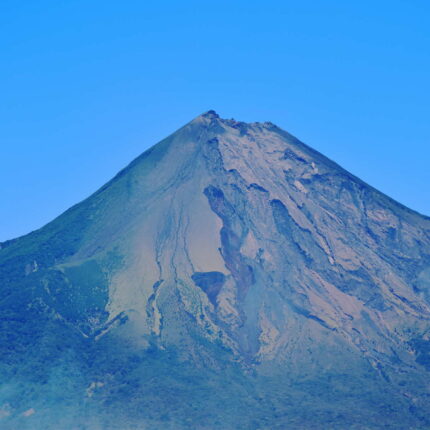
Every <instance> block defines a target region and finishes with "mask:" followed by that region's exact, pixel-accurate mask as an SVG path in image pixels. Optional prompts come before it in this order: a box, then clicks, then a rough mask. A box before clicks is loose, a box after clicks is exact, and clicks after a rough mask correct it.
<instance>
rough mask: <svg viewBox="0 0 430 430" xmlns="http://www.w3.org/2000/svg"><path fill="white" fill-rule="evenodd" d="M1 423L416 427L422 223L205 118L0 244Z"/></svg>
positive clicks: (424, 331)
mask: <svg viewBox="0 0 430 430" xmlns="http://www.w3.org/2000/svg"><path fill="white" fill-rule="evenodd" d="M0 336H1V341H0V428H2V429H6V430H12V429H17V428H19V429H21V430H25V429H29V430H34V429H37V430H38V429H44V430H45V429H47V430H50V429H52V430H66V429H67V430H71V429H72V430H73V429H76V430H77V429H81V430H101V429H103V430H104V429H106V430H131V429H155V430H158V429H175V430H176V429H199V430H200V429H201V430H203V429H208V430H209V429H211V430H212V429H220V430H229V429H232V430H235V429H250V430H254V429H255V430H257V429H259V430H263V429H270V430H273V429H279V430H281V429H345V428H348V429H380V428H381V429H382V428H384V429H387V428H389V429H423V428H430V412H429V411H430V409H429V407H430V377H429V376H430V374H429V371H430V218H428V217H425V216H423V215H420V214H418V213H416V212H414V211H412V210H410V209H408V208H406V207H404V206H402V205H401V204H399V203H397V202H396V201H394V200H392V199H391V198H389V197H388V196H386V195H384V194H382V193H381V192H379V191H377V190H376V189H374V188H372V187H371V186H369V185H367V184H366V183H364V182H363V181H361V180H360V179H358V178H357V177H355V176H354V175H352V174H350V173H349V172H347V171H345V170H344V169H342V168H341V167H340V166H339V165H337V164H336V163H334V162H333V161H331V160H329V159H328V158H326V157H325V156H323V155H322V154H320V153H318V152H317V151H315V150H313V149H311V148H310V147H308V146H307V145H305V144H303V143H302V142H300V141H299V140H297V139H296V138H294V137H293V136H292V135H290V134H289V133H287V132H285V131H283V130H281V129H280V128H278V127H277V126H276V125H274V124H272V123H270V122H264V123H258V122H256V123H244V122H239V121H235V120H232V119H222V118H220V117H219V116H218V115H217V114H216V113H215V112H214V111H209V112H207V113H205V114H203V115H200V116H199V117H197V118H195V119H194V120H193V121H191V122H190V123H188V124H187V125H185V126H184V127H183V128H181V129H180V130H178V131H176V132H175V133H174V134H172V135H171V136H169V137H168V138H166V139H165V140H163V141H161V142H160V143H158V144H156V145H155V146H153V147H152V148H150V149H149V150H147V151H146V152H144V153H143V154H142V155H141V156H140V157H138V158H137V159H135V160H134V161H133V162H132V163H131V164H130V165H129V166H127V167H126V168H125V169H123V170H122V171H121V172H119V173H118V175H117V176H116V177H114V178H113V179H112V180H111V181H110V182H108V183H107V184H106V185H104V186H103V187H102V188H101V189H100V190H98V191H97V192H96V193H95V194H93V195H92V196H90V197H89V198H87V199H86V200H84V201H83V202H81V203H79V204H77V205H76V206H73V207H72V208H71V209H69V210H68V211H66V212H65V213H64V214H62V215H61V216H59V217H58V218H56V219H55V220H54V221H52V222H51V223H49V224H47V225H46V226H45V227H43V228H41V229H40V230H37V231H34V232H32V233H30V234H28V235H26V236H23V237H20V238H17V239H14V240H10V241H7V242H4V243H1V244H0Z"/></svg>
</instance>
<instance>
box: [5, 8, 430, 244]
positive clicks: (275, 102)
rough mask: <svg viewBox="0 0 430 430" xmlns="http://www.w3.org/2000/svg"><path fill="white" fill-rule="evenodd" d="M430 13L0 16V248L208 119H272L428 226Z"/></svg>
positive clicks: (22, 11)
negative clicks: (198, 119)
mask: <svg viewBox="0 0 430 430" xmlns="http://www.w3.org/2000/svg"><path fill="white" fill-rule="evenodd" d="M429 23H430V2H429V1H426V0H421V1H417V0H404V1H398V0H390V1H385V0H379V1H374V0H373V1H368V0H363V1H354V2H353V1H341V0H337V1H330V0H324V1H322V0H321V1H318V0H312V1H309V0H308V1H306V0H301V1H288V0H285V1H271V0H266V1H250V0H248V1H242V0H238V1H198V2H197V1H186V0H183V1H168V0H167V1H148V0H145V1H142V0H140V1H127V0H124V1H109V0H103V1H102V0H92V1H88V0H85V1H84V0H75V1H74V0H67V1H66V0H52V1H44V0H40V1H29V0H27V1H26V0H24V1H16V0H3V1H1V3H0V54H1V55H0V161H1V169H0V241H1V240H6V239H10V238H12V237H15V236H18V235H21V234H24V233H27V232H29V231H31V230H33V229H36V228H38V227H41V226H42V225H43V224H45V223H46V222H48V221H50V220H51V219H53V218H54V217H55V216H57V215H59V214H60V213H61V212H63V211H64V210H65V209H67V208H68V207H70V206H71V205H73V204H74V203H76V202H78V201H80V200H82V199H83V198H85V197H86V196H88V195H89V194H90V193H92V192H93V191H95V190H96V189H97V188H98V187H100V186H101V185H102V184H103V183H104V182H106V181H107V180H108V179H110V178H111V177H112V176H113V175H114V174H115V173H116V172H117V171H118V170H119V169H121V168H122V167H123V166H125V165H126V164H128V162H129V161H131V160H132V159H133V158H134V157H135V156H137V155H138V154H140V153H141V152H143V151H144V150H145V149H146V148H148V147H149V146H151V145H152V144H154V143H156V142H157V141H158V140H160V139H161V138H163V137H165V136H166V135H167V134H170V133H171V132H173V131H174V130H175V129H177V128H178V127H180V126H181V125H183V124H184V123H186V122H188V121H189V120H191V119H192V118H193V117H195V116H197V115H198V114H200V113H201V112H203V111H206V110H208V109H215V110H216V111H217V112H218V113H219V114H220V115H221V116H222V117H228V118H230V117H234V118H236V119H239V120H244V121H265V120H270V121H272V122H274V123H276V124H277V125H279V126H280V127H282V128H284V129H286V130H288V131H289V132H291V133H292V134H294V135H296V136H297V137H298V138H300V139H301V140H303V141H304V142H306V143H307V144H309V145H311V146H312V147H314V148H315V149H317V150H319V151H321V152H323V153H324V154H326V155H327V156H329V157H330V158H332V159H334V160H335V161H337V162H338V163H340V164H341V165H343V166H344V167H345V168H347V169H348V170H350V171H351V172H352V173H354V174H356V175H358V176H359V177H361V178H362V179H363V180H365V181H367V182H368V183H370V184H371V185H373V186H375V187H376V188H378V189H380V190H381V191H383V192H385V193H386V194H388V195H390V196H391V197H393V198H395V199H397V200H399V201H400V202H401V203H403V204H406V205H407V206H409V207H411V208H413V209H415V210H417V211H419V212H421V213H424V214H427V215H430V192H429V184H430V168H429V162H430V104H429V103H430V25H429Z"/></svg>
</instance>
